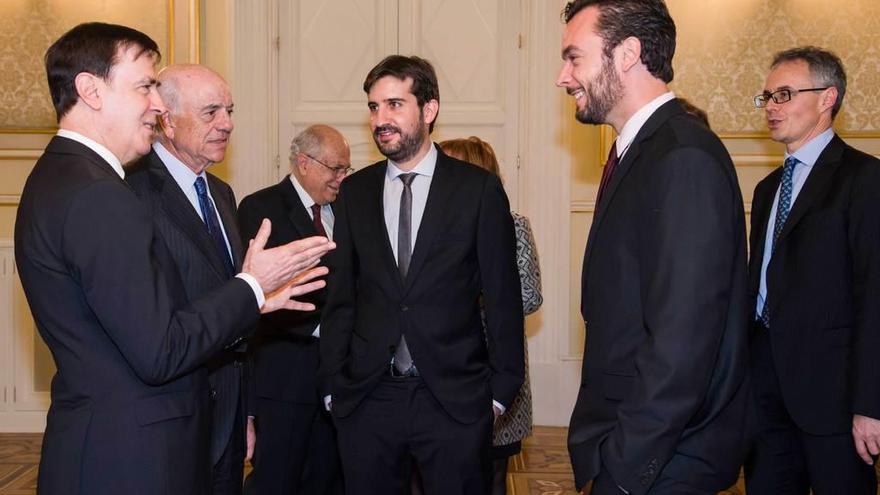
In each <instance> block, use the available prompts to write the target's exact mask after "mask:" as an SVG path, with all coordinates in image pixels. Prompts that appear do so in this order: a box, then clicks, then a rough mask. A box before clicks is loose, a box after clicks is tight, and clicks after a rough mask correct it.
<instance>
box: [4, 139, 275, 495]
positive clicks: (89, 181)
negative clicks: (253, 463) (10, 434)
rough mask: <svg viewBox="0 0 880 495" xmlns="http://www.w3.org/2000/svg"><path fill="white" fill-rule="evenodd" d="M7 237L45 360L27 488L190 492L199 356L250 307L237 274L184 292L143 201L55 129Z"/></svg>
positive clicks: (199, 480)
mask: <svg viewBox="0 0 880 495" xmlns="http://www.w3.org/2000/svg"><path fill="white" fill-rule="evenodd" d="M15 251H16V263H17V265H18V269H19V273H20V275H21V280H22V285H23V286H24V289H25V294H26V296H27V299H28V303H29V305H30V307H31V311H32V312H33V315H34V319H35V321H36V324H37V328H38V330H39V332H40V335H41V336H42V337H43V339H44V340H45V341H46V343H47V345H48V346H49V349H50V350H51V351H52V356H53V358H54V360H55V364H56V366H57V369H58V371H57V373H56V375H55V377H54V378H53V380H52V405H51V406H50V408H49V413H48V416H47V425H46V432H45V435H44V438H43V451H42V457H41V460H40V473H39V481H38V483H39V485H38V491H39V492H40V493H41V494H65V495H69V494H77V493H81V494H88V495H94V494H98V495H101V494H119V493H156V494H174V495H176V494H180V493H203V492H204V491H205V490H206V489H207V488H206V484H207V482H208V480H209V476H210V464H209V460H208V458H207V455H203V454H202V453H200V452H199V451H193V448H192V446H193V445H197V444H199V443H204V442H205V441H206V438H205V435H206V434H207V429H206V428H207V424H208V423H207V418H206V412H207V411H208V409H207V407H208V403H207V401H208V395H207V384H206V379H205V374H204V371H203V370H202V368H201V365H202V364H203V363H204V361H205V360H207V359H208V358H209V357H210V356H211V355H213V354H214V353H216V352H217V351H219V350H220V349H222V348H223V347H224V346H226V345H229V344H231V343H232V342H234V341H235V340H236V339H237V338H239V337H240V336H241V333H242V330H241V329H242V328H246V327H247V326H248V325H251V324H253V323H254V322H255V321H256V319H257V317H258V316H259V308H257V305H256V304H255V302H256V301H255V298H254V295H253V291H252V290H251V289H250V287H249V286H248V285H247V283H245V282H244V281H241V280H235V281H231V282H229V283H227V284H224V285H223V286H221V287H219V288H217V289H216V290H214V291H212V292H211V293H210V294H209V295H208V296H207V297H205V298H202V299H199V300H195V301H191V302H190V303H189V304H186V293H185V290H184V287H183V284H182V283H181V281H180V277H179V275H178V272H177V270H176V269H175V267H174V261H173V259H172V258H171V255H170V253H169V252H168V248H167V247H166V245H165V243H164V242H163V240H162V239H161V237H159V236H158V235H155V232H154V229H153V222H152V219H151V218H150V215H149V212H148V210H147V209H146V208H144V206H143V204H142V203H141V201H139V200H138V198H137V196H136V195H135V194H134V193H133V192H132V190H131V189H130V188H129V187H128V186H127V185H126V183H125V182H124V181H123V180H122V179H120V177H119V176H118V175H116V173H115V172H114V171H113V170H112V169H111V167H110V166H109V164H107V163H106V162H105V161H103V159H101V158H100V157H99V156H98V155H97V154H96V153H94V152H93V151H91V150H90V149H88V148H87V147H85V146H83V145H81V144H79V143H76V142H74V141H72V140H69V139H65V138H60V137H55V138H54V139H53V140H52V141H51V142H50V143H49V145H48V146H47V148H46V153H45V154H44V155H43V156H42V157H41V158H40V160H38V162H37V164H36V165H35V167H34V169H33V171H32V172H31V174H30V176H29V177H28V180H27V183H26V184H25V188H24V191H23V193H22V200H21V204H20V207H19V210H18V216H17V219H16V225H15ZM182 453H187V454H189V455H182Z"/></svg>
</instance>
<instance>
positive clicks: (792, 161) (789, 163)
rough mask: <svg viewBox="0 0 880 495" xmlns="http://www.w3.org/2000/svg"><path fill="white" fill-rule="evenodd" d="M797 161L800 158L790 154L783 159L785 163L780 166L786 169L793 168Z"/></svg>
mask: <svg viewBox="0 0 880 495" xmlns="http://www.w3.org/2000/svg"><path fill="white" fill-rule="evenodd" d="M798 163H800V160H798V159H797V158H795V157H793V156H790V157H788V158H786V159H785V163H784V164H783V165H782V166H783V168H786V169H794V167H795V165H797V164H798Z"/></svg>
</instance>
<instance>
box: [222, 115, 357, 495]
mask: <svg viewBox="0 0 880 495" xmlns="http://www.w3.org/2000/svg"><path fill="white" fill-rule="evenodd" d="M352 170H353V168H352V167H351V152H350V150H349V147H348V142H347V141H346V140H345V137H343V135H342V134H341V133H340V132H339V131H338V130H336V129H334V128H333V127H330V126H327V125H320V124H317V125H312V126H309V127H307V128H306V129H305V130H303V131H302V132H300V133H299V134H298V135H297V136H296V137H294V138H293V142H292V143H291V145H290V175H288V176H286V177H284V178H283V179H282V180H281V182H279V183H278V184H275V185H273V186H271V187H267V188H266V189H263V190H261V191H257V192H255V193H254V194H252V195H250V196H248V197H246V198H244V200H242V202H241V206H240V207H239V209H238V216H239V223H240V226H241V233H242V235H243V236H244V238H245V239H247V238H249V236H251V235H253V234H252V233H253V232H254V231H255V230H256V229H257V228H259V225H260V224H259V222H260V219H262V218H263V217H266V218H269V219H270V220H272V227H273V229H272V235H271V236H270V237H269V245H273V246H274V245H275V244H283V243H285V242H289V241H291V240H293V239H300V238H304V237H309V236H312V235H315V234H318V235H323V236H328V237H332V235H333V223H334V220H335V217H334V215H333V208H332V207H331V205H332V203H333V202H334V201H336V195H337V194H338V193H339V186H340V184H341V183H342V180H343V179H344V178H345V176H346V175H347V174H348V173H349V172H351V171H352ZM324 299H325V291H319V292H315V293H314V296H313V298H312V299H309V301H310V302H312V303H314V304H315V307H316V308H317V309H316V310H315V311H311V312H308V313H294V312H292V311H284V312H281V313H278V314H277V316H275V317H272V318H265V319H262V320H261V321H260V330H261V331H260V332H259V334H260V335H261V337H260V340H258V341H257V342H255V343H254V345H253V346H252V347H251V348H252V349H253V352H254V354H253V355H254V363H253V369H254V376H253V377H252V379H251V383H252V392H251V396H252V397H254V400H253V401H252V403H251V410H252V413H253V414H254V416H255V417H254V418H253V419H251V420H250V421H248V435H250V436H254V435H255V436H256V440H257V441H256V445H255V452H254V457H253V459H252V464H253V467H254V469H253V471H252V472H251V474H250V475H249V476H248V478H247V480H245V484H244V493H245V494H246V495H248V494H259V495H272V494H279V495H282V494H285V495H286V494H292V493H309V494H314V495H341V494H342V491H343V486H342V470H341V468H340V464H339V454H338V453H337V449H336V432H335V430H334V428H333V424H332V422H331V421H330V416H329V414H327V412H326V411H325V410H324V408H323V405H322V404H321V401H320V398H319V397H318V382H317V380H318V379H317V376H316V375H317V371H318V343H319V338H320V336H321V333H322V332H321V328H320V325H319V323H320V320H321V312H322V310H323V307H324ZM306 465H309V466H311V468H310V469H304V468H305V466H306Z"/></svg>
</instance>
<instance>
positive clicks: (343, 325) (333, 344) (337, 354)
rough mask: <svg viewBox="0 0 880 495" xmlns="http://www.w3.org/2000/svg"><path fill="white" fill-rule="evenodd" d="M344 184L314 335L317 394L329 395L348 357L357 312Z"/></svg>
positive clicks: (352, 249) (352, 255)
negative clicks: (323, 300)
mask: <svg viewBox="0 0 880 495" xmlns="http://www.w3.org/2000/svg"><path fill="white" fill-rule="evenodd" d="M345 185H346V184H345V182H343V183H342V188H341V190H340V192H339V196H337V198H336V203H335V205H336V208H334V213H335V215H336V217H335V220H334V223H333V242H335V243H336V249H334V250H333V251H331V252H330V254H329V255H328V264H329V266H331V267H333V268H332V270H331V271H330V275H329V276H328V278H327V302H326V304H325V305H324V310H323V313H322V318H321V338H320V339H318V342H319V347H320V355H321V363H320V365H319V367H318V387H319V389H320V392H321V394H320V395H321V397H325V396H327V395H332V393H333V390H332V384H333V377H334V376H336V374H337V373H339V372H340V370H341V369H342V367H343V365H344V364H345V361H346V360H347V359H348V355H349V346H350V344H351V333H352V331H353V330H354V323H355V316H356V314H357V313H356V306H355V305H356V299H355V298H356V294H355V290H356V280H357V268H358V267H357V260H356V259H355V256H356V253H355V250H354V246H353V244H352V235H351V226H350V225H349V214H348V204H347V201H346V199H347V198H346V187H345Z"/></svg>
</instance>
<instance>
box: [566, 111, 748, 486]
mask: <svg viewBox="0 0 880 495" xmlns="http://www.w3.org/2000/svg"><path fill="white" fill-rule="evenodd" d="M746 282H747V277H746V249H745V219H744V214H743V204H742V197H741V194H740V190H739V186H738V184H737V178H736V174H735V173H734V168H733V163H732V162H731V160H730V157H729V155H728V153H727V151H726V150H725V149H724V146H723V145H722V144H721V142H720V141H719V140H718V138H717V137H716V136H715V135H714V134H713V133H712V132H711V131H709V130H708V129H707V128H706V127H704V126H703V125H702V124H699V123H698V122H697V121H696V120H695V119H693V118H692V117H690V116H688V115H687V114H685V112H684V111H683V110H682V109H681V107H680V105H679V104H678V102H676V101H670V102H668V103H666V104H664V105H662V106H661V107H660V108H659V109H658V110H657V111H656V112H655V113H654V114H653V115H652V116H651V117H650V118H649V119H648V120H647V122H646V123H645V125H644V126H643V127H642V128H641V130H640V131H639V132H638V134H637V135H636V137H635V140H634V141H633V143H632V145H631V146H630V148H629V150H628V151H627V152H626V154H625V155H624V157H623V159H622V161H621V162H620V163H619V164H618V166H617V169H616V170H615V172H614V174H613V175H612V178H611V180H610V182H609V184H608V187H607V189H606V190H605V192H604V194H603V196H602V200H601V202H600V203H599V204H598V205H597V210H596V215H595V218H594V220H593V224H592V227H591V228H590V235H589V239H588V241H587V248H586V253H585V255H584V267H583V281H582V291H583V293H582V300H581V311H582V313H583V317H584V321H585V322H586V328H587V344H586V350H585V353H584V362H583V372H582V378H581V389H580V393H579V394H578V399H577V404H576V405H575V408H574V412H573V413H572V417H571V427H570V429H569V438H568V442H569V452H570V454H571V460H572V465H573V467H574V471H575V478H576V484H577V486H578V487H583V485H584V484H585V483H587V482H588V481H589V480H591V479H592V478H594V477H595V476H596V474H597V473H598V472H599V470H600V468H601V467H602V466H604V468H605V469H607V470H608V471H609V472H610V474H611V475H612V477H613V478H614V480H615V482H616V483H617V484H618V485H620V486H622V487H623V488H625V489H626V490H629V491H630V492H631V493H633V494H637V495H638V494H642V493H644V492H645V491H646V490H647V489H648V488H649V487H650V486H651V484H652V483H653V482H654V481H655V480H656V479H657V477H658V476H659V475H660V474H661V473H663V474H664V475H665V476H668V477H671V478H674V479H678V480H681V481H683V482H686V483H689V484H691V485H693V486H697V487H702V488H703V489H705V490H707V491H710V490H712V491H718V490H720V489H723V488H726V487H728V486H730V485H731V484H733V482H734V481H735V480H736V477H737V473H738V471H739V467H740V466H741V462H742V458H743V455H744V449H745V443H746V441H745V438H744V427H743V426H744V421H745V414H746V406H747V404H746V400H747V398H748V397H747V395H748V388H747V378H746V377H747V373H746V360H745V359H746V356H745V352H746V343H747V342H746V341H747V327H746V325H747V320H746V319H747V314H748V310H747V308H746Z"/></svg>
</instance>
